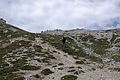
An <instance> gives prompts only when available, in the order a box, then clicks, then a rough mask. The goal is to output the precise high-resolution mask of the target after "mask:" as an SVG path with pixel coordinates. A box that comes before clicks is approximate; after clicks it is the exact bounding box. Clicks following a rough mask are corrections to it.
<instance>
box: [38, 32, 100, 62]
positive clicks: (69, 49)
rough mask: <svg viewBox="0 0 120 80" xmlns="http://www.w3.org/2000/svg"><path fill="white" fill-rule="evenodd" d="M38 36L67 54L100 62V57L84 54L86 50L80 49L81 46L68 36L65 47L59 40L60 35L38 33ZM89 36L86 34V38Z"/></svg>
mask: <svg viewBox="0 0 120 80" xmlns="http://www.w3.org/2000/svg"><path fill="white" fill-rule="evenodd" d="M40 37H42V39H43V40H44V41H46V42H49V43H50V44H51V45H53V46H55V47H56V48H57V49H60V50H62V51H64V52H66V53H68V54H69V55H73V56H76V57H85V58H87V59H90V60H91V61H95V62H99V63H102V60H101V59H100V58H98V57H95V56H90V55H89V54H86V52H85V51H84V50H83V49H82V47H80V46H78V45H77V43H76V42H75V41H74V40H73V39H71V38H70V37H66V39H67V41H66V48H63V46H62V42H61V39H62V37H63V36H62V35H50V34H40ZM89 37H92V36H90V35H89ZM89 37H88V36H87V37H86V38H89ZM92 39H93V37H92ZM92 39H91V40H92ZM74 48H75V49H74Z"/></svg>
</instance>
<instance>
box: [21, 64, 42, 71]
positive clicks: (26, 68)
mask: <svg viewBox="0 0 120 80" xmlns="http://www.w3.org/2000/svg"><path fill="white" fill-rule="evenodd" d="M21 69H22V70H38V69H40V67H36V66H31V65H25V66H23V67H22V68H21Z"/></svg>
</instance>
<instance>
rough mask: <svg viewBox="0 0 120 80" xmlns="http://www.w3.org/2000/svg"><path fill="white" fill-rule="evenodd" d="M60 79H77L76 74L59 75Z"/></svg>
mask: <svg viewBox="0 0 120 80" xmlns="http://www.w3.org/2000/svg"><path fill="white" fill-rule="evenodd" d="M61 80H77V76H75V75H65V76H63V77H61Z"/></svg>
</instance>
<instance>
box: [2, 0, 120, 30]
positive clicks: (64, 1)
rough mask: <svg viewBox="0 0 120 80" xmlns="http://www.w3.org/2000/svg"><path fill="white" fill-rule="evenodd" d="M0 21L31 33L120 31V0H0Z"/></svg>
mask: <svg viewBox="0 0 120 80" xmlns="http://www.w3.org/2000/svg"><path fill="white" fill-rule="evenodd" d="M0 17H2V18H4V19H6V20H7V22H8V23H9V24H12V25H15V26H18V27H19V28H22V29H24V30H27V31H30V32H40V31H43V30H53V29H75V28H85V29H97V30H101V29H112V28H120V0H0Z"/></svg>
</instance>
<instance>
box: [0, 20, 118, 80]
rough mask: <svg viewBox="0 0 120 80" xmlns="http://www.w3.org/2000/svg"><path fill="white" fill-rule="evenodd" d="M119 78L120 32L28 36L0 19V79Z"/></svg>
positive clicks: (89, 31) (28, 34)
mask: <svg viewBox="0 0 120 80" xmlns="http://www.w3.org/2000/svg"><path fill="white" fill-rule="evenodd" d="M63 36H65V37H66V39H67V41H66V48H63V46H62V42H61V39H62V37H63ZM119 75H120V29H113V30H101V31H97V30H84V29H75V30H66V31H64V30H52V31H50V30H49V31H44V32H42V33H29V32H26V31H24V30H22V29H19V28H17V27H14V26H12V25H10V24H6V21H5V20H4V19H0V80H120V76H119Z"/></svg>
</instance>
